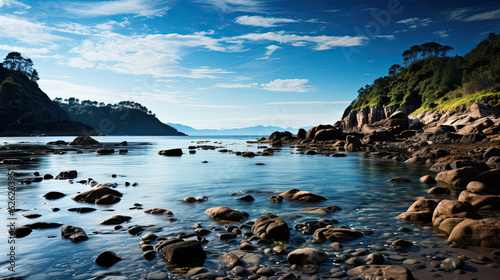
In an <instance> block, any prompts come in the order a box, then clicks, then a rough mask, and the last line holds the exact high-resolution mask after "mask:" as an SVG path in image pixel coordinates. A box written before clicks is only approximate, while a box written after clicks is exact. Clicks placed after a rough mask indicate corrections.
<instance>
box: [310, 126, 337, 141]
mask: <svg viewBox="0 0 500 280" xmlns="http://www.w3.org/2000/svg"><path fill="white" fill-rule="evenodd" d="M330 128H333V126H331V125H323V124H320V125H318V126H315V127H311V128H310V129H309V130H308V131H307V132H306V139H314V137H315V136H316V132H318V131H320V130H322V129H330Z"/></svg>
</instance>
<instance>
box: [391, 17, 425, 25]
mask: <svg viewBox="0 0 500 280" xmlns="http://www.w3.org/2000/svg"><path fill="white" fill-rule="evenodd" d="M418 20H419V18H418V17H412V18H407V19H403V20H400V21H396V23H401V24H408V25H411V24H413V23H416V22H418Z"/></svg>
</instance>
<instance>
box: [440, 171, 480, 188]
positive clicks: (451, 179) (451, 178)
mask: <svg viewBox="0 0 500 280" xmlns="http://www.w3.org/2000/svg"><path fill="white" fill-rule="evenodd" d="M480 173H481V172H480V171H479V170H477V169H476V168H474V167H471V166H466V167H461V168H458V169H453V170H449V171H443V172H440V173H438V175H437V176H436V181H442V182H445V183H448V184H450V185H453V186H455V187H457V188H465V187H466V186H467V184H468V183H469V182H471V181H472V180H474V178H475V177H476V176H478V175H479V174H480Z"/></svg>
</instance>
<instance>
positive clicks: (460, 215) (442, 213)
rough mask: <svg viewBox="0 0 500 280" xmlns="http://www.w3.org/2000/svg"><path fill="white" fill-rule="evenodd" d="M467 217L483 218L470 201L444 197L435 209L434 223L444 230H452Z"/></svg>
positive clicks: (436, 226)
mask: <svg viewBox="0 0 500 280" xmlns="http://www.w3.org/2000/svg"><path fill="white" fill-rule="evenodd" d="M466 218H469V219H481V218H482V217H481V215H479V214H478V213H477V211H476V210H475V209H474V206H472V205H471V204H470V203H467V202H462V201H457V200H448V199H443V200H441V202H439V204H438V205H437V207H436V209H435V210H434V214H433V215H432V225H433V226H434V227H435V228H438V229H441V230H442V231H444V232H451V230H452V228H453V227H454V226H455V225H456V224H458V223H459V222H460V221H461V220H463V219H466ZM449 219H451V220H449ZM447 220H449V221H447Z"/></svg>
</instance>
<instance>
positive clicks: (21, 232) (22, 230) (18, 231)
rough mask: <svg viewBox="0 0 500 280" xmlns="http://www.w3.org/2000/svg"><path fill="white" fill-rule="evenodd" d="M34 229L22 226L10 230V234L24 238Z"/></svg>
mask: <svg viewBox="0 0 500 280" xmlns="http://www.w3.org/2000/svg"><path fill="white" fill-rule="evenodd" d="M32 231H33V230H32V229H31V228H30V227H27V226H20V227H15V228H14V229H12V230H10V231H9V233H10V235H13V236H15V237H16V238H22V237H25V236H28V235H29V234H30V233H31V232H32Z"/></svg>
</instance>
